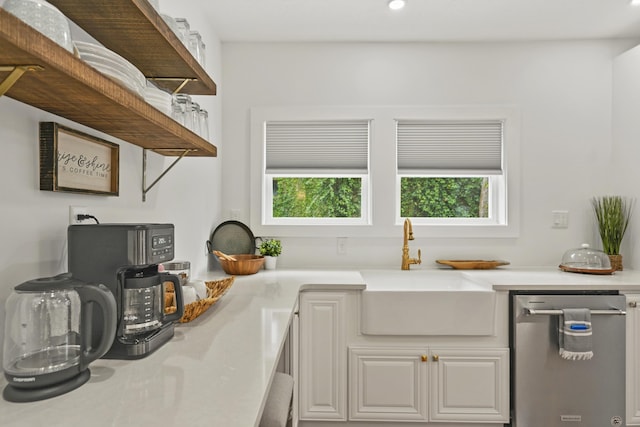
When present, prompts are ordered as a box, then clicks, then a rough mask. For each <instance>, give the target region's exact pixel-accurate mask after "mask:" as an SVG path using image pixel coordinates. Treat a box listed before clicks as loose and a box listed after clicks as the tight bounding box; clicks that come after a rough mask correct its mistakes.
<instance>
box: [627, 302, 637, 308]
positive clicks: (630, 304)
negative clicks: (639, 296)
mask: <svg viewBox="0 0 640 427" xmlns="http://www.w3.org/2000/svg"><path fill="white" fill-rule="evenodd" d="M637 306H638V303H637V302H636V301H631V302H630V303H629V307H631V308H636V307H637Z"/></svg>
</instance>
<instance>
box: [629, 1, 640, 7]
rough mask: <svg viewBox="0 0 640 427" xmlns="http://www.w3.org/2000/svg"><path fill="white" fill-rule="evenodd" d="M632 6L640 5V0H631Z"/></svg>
mask: <svg viewBox="0 0 640 427" xmlns="http://www.w3.org/2000/svg"><path fill="white" fill-rule="evenodd" d="M631 6H640V0H631Z"/></svg>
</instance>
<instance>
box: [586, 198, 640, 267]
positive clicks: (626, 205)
mask: <svg viewBox="0 0 640 427" xmlns="http://www.w3.org/2000/svg"><path fill="white" fill-rule="evenodd" d="M592 205H593V210H594V212H595V215H596V219H597V221H598V232H599V234H600V239H602V250H603V251H604V252H605V253H606V254H607V255H609V259H610V260H611V268H613V269H615V270H622V255H621V254H620V245H621V244H622V238H623V237H624V234H625V232H626V231H627V227H628V226H629V220H630V219H631V212H632V210H633V200H632V199H628V198H626V197H622V196H601V197H594V198H593V199H592Z"/></svg>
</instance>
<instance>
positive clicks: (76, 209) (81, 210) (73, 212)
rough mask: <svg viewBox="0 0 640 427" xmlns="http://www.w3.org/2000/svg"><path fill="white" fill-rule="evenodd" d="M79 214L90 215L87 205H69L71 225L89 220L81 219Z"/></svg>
mask: <svg viewBox="0 0 640 427" xmlns="http://www.w3.org/2000/svg"><path fill="white" fill-rule="evenodd" d="M78 215H90V214H89V210H88V209H87V207H86V206H69V225H73V224H84V223H85V222H88V221H89V220H86V219H85V220H79V219H78Z"/></svg>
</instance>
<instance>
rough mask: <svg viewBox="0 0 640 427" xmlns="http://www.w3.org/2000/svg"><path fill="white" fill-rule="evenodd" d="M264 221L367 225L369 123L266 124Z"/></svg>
mask: <svg viewBox="0 0 640 427" xmlns="http://www.w3.org/2000/svg"><path fill="white" fill-rule="evenodd" d="M264 135H265V139H264V147H265V162H264V170H265V175H264V178H265V179H264V184H265V188H264V195H265V202H266V203H265V204H264V214H263V218H264V223H266V224H288V225H296V224H307V225H308V224H316V225H329V224H352V225H355V224H365V223H367V222H368V211H369V208H368V181H369V180H368V173H369V166H368V165H369V157H368V148H369V121H368V120H301V121H267V122H265V128H264Z"/></svg>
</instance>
